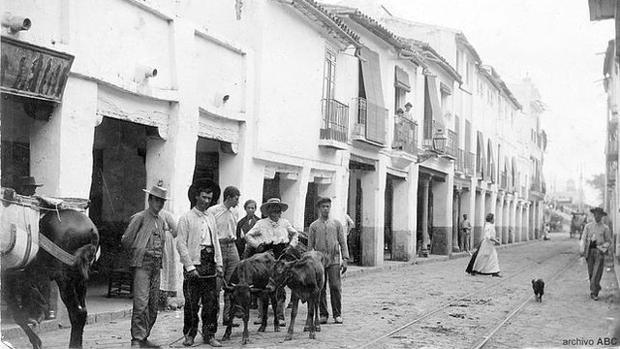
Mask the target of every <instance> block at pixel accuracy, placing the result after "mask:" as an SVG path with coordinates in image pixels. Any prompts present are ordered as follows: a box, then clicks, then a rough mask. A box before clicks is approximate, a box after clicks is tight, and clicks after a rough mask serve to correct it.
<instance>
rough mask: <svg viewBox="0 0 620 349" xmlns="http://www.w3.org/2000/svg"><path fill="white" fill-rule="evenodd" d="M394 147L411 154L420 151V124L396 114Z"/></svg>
mask: <svg viewBox="0 0 620 349" xmlns="http://www.w3.org/2000/svg"><path fill="white" fill-rule="evenodd" d="M392 149H395V150H402V151H404V152H407V153H408V154H411V155H416V154H417V151H418V124H417V123H416V122H415V121H413V120H411V119H409V118H407V117H404V116H399V115H396V116H394V139H393V141H392Z"/></svg>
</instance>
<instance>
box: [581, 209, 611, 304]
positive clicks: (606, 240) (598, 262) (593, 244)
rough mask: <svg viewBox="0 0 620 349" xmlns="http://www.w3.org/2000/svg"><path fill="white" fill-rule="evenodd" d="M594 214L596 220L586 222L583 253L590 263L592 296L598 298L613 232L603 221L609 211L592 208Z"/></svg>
mask: <svg viewBox="0 0 620 349" xmlns="http://www.w3.org/2000/svg"><path fill="white" fill-rule="evenodd" d="M590 212H592V214H593V215H594V222H590V223H588V224H586V226H585V228H584V229H583V235H582V240H581V246H582V249H583V250H582V251H581V254H582V255H583V256H584V257H585V259H586V262H587V263H588V277H589V279H590V298H592V299H594V300H595V301H596V300H598V294H599V292H600V291H601V277H602V276H603V269H604V268H605V256H606V255H607V251H608V250H609V246H611V232H610V230H609V227H608V226H607V225H606V224H605V223H603V222H602V218H603V217H604V216H607V213H606V212H605V211H604V210H603V209H602V208H600V207H595V208H593V209H591V210H590Z"/></svg>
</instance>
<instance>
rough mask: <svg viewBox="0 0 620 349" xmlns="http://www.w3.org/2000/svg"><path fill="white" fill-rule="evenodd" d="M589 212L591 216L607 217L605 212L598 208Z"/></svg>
mask: <svg viewBox="0 0 620 349" xmlns="http://www.w3.org/2000/svg"><path fill="white" fill-rule="evenodd" d="M590 212H592V214H597V213H598V214H600V215H603V216H607V212H605V210H603V209H602V208H600V207H595V208H593V209H591V210H590Z"/></svg>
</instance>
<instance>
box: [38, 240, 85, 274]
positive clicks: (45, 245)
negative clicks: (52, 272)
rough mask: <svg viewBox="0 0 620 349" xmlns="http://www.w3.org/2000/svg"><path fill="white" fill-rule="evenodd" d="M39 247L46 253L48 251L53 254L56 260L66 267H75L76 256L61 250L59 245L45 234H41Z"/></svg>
mask: <svg viewBox="0 0 620 349" xmlns="http://www.w3.org/2000/svg"><path fill="white" fill-rule="evenodd" d="M39 246H40V247H41V248H42V249H44V250H45V251H47V253H49V254H51V255H52V256H53V257H54V258H56V259H58V260H59V261H61V262H63V263H65V264H66V265H68V266H74V265H75V259H76V258H75V256H74V255H72V254H70V253H68V252H67V251H65V250H63V249H62V248H60V247H59V246H58V245H56V244H55V243H54V242H52V240H50V239H48V238H47V236H45V235H43V234H39Z"/></svg>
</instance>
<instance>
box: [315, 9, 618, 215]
mask: <svg viewBox="0 0 620 349" xmlns="http://www.w3.org/2000/svg"><path fill="white" fill-rule="evenodd" d="M326 2H329V3H339V2H341V1H338V0H328V1H326ZM360 2H361V5H360V6H358V7H360V8H362V9H363V6H366V7H367V9H368V10H370V9H371V8H376V7H377V5H379V4H381V5H383V6H385V8H387V9H388V10H389V11H390V12H391V13H392V14H393V15H394V16H397V17H402V18H406V19H409V20H413V21H416V22H422V23H429V24H435V25H441V26H445V27H449V28H454V29H458V30H461V31H463V33H465V36H466V37H467V39H468V40H469V42H470V43H472V45H474V47H475V48H476V51H477V52H478V53H479V54H480V56H481V58H482V61H483V64H489V65H492V66H493V67H495V68H496V70H497V71H498V72H499V74H500V75H501V77H502V79H503V80H504V81H506V82H508V83H509V82H510V81H518V80H520V79H521V78H523V77H525V76H526V75H529V76H530V78H531V79H532V81H533V82H534V83H535V84H536V86H537V87H538V90H539V91H540V94H541V96H542V100H543V102H544V103H545V104H546V105H547V107H548V110H547V111H546V112H545V113H544V114H543V120H542V127H543V128H544V129H545V131H546V132H547V134H548V138H549V145H548V148H547V153H546V154H545V162H544V168H543V170H544V173H545V180H546V182H547V188H549V187H550V186H552V187H553V186H555V187H556V188H557V189H558V190H562V189H563V188H564V187H565V185H566V181H567V180H568V179H573V180H575V182H576V183H579V173H580V171H581V170H582V171H583V178H584V186H586V184H585V181H586V180H587V179H589V178H591V177H592V176H593V175H594V174H597V173H603V172H604V171H605V155H604V149H605V122H606V121H605V120H606V113H607V112H606V110H607V106H606V105H607V104H606V95H605V91H604V89H603V82H602V78H603V72H602V71H603V59H604V52H605V49H606V48H607V42H608V41H609V40H610V39H612V38H613V36H614V23H613V20H604V21H599V22H590V17H589V10H588V1H587V0H501V1H498V0H367V1H362V0H358V1H357V2H356V3H360ZM346 3H349V4H351V3H352V0H347V1H346ZM368 14H369V15H371V16H372V14H371V13H368ZM585 189H586V200H587V201H588V202H589V203H591V204H598V203H599V200H600V199H597V195H596V193H595V191H594V190H593V189H592V188H587V187H586V188H585Z"/></svg>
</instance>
